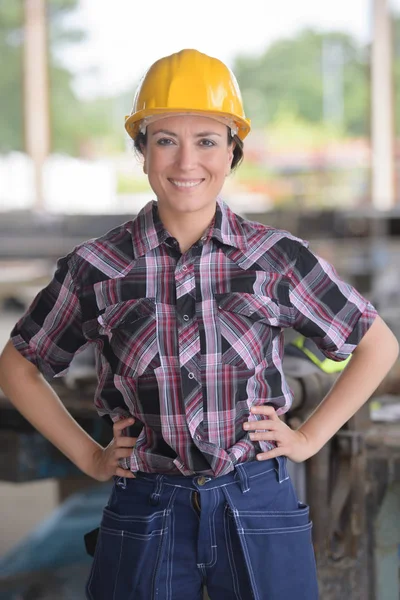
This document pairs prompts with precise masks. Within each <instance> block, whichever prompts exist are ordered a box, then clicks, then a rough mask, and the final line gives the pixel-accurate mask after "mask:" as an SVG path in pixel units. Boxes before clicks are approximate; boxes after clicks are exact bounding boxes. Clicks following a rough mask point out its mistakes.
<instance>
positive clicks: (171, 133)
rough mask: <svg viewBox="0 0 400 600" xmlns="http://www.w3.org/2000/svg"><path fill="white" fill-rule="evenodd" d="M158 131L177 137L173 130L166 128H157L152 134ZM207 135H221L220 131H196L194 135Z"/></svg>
mask: <svg viewBox="0 0 400 600" xmlns="http://www.w3.org/2000/svg"><path fill="white" fill-rule="evenodd" d="M158 133H163V134H164V135H170V136H172V137H178V136H177V134H176V133H174V132H173V131H168V130H167V129H157V131H154V132H153V133H152V135H157V134H158ZM209 135H217V136H218V137H222V136H221V134H220V133H217V132H216V131H201V132H200V133H196V134H195V137H198V138H200V137H207V136H209Z"/></svg>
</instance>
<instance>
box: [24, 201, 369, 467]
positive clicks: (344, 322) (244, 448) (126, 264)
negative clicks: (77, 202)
mask: <svg viewBox="0 0 400 600" xmlns="http://www.w3.org/2000/svg"><path fill="white" fill-rule="evenodd" d="M375 315H376V311H375V309H374V308H373V307H372V306H371V304H370V303H369V302H368V301H367V300H366V299H364V298H363V297H362V296H360V294H359V293H358V292H356V291H355V290H354V288H352V287H351V286H350V285H348V284H346V283H344V282H343V281H342V280H341V279H340V278H339V277H338V276H337V274H336V272H335V271H334V269H333V267H332V266H330V265H329V264H327V263H326V262H325V261H324V260H322V259H321V258H318V257H316V256H315V255H314V254H312V253H311V252H310V251H309V250H308V248H307V244H306V243H305V242H304V241H302V240H299V239H298V238H295V237H294V236H292V235H290V234H289V233H287V232H285V231H280V230H276V229H273V228H270V227H266V226H265V225H261V224H259V223H255V222H251V221H247V220H244V219H242V218H241V217H239V216H237V215H236V214H234V213H233V212H232V211H231V210H230V209H229V208H228V206H227V205H226V204H224V203H223V202H222V201H220V200H218V202H217V209H216V214H215V219H214V222H213V223H212V225H211V226H210V227H209V229H208V231H207V233H206V235H205V236H203V238H202V239H201V240H199V241H198V242H197V243H196V244H194V245H193V246H192V247H191V248H190V249H189V250H188V251H187V252H186V253H185V254H181V252H180V250H179V246H178V243H177V241H176V240H175V239H174V238H172V237H171V236H170V234H169V233H168V232H167V231H166V230H165V229H164V227H163V225H162V223H161V221H160V219H159V217H158V210H157V203H155V202H150V203H149V204H147V206H145V207H144V209H143V210H142V211H141V212H140V214H139V215H138V216H137V217H136V218H135V219H134V220H133V221H130V222H127V223H125V224H123V225H121V226H120V227H118V228H116V229H114V230H112V231H110V232H108V233H107V234H106V235H104V236H103V237H100V238H98V239H95V240H89V241H87V242H85V243H83V244H82V245H80V246H78V247H77V248H75V249H74V251H73V252H71V253H70V254H69V255H68V256H66V257H64V258H62V259H60V260H59V262H58V265H57V270H56V272H55V275H54V278H53V280H52V281H51V282H50V284H49V285H48V286H47V287H46V288H45V289H44V290H43V291H42V292H40V294H39V295H38V296H37V297H36V299H35V300H34V301H33V303H32V305H31V307H30V308H29V310H28V311H27V313H26V314H25V315H24V316H23V317H22V319H21V320H20V321H19V322H18V323H17V325H16V326H15V328H14V330H13V332H12V340H13V343H14V345H15V347H16V348H17V349H18V350H19V352H21V354H22V355H23V356H24V357H25V358H27V359H28V360H29V361H31V362H33V363H34V364H35V365H36V366H37V367H38V369H39V370H40V371H42V373H43V374H44V375H46V376H47V377H53V376H57V375H62V374H63V373H65V371H66V369H67V368H68V366H69V364H70V362H71V360H72V358H73V357H74V355H75V353H76V352H77V351H78V350H81V349H83V348H84V347H85V345H87V344H93V345H94V348H95V354H96V369H97V375H98V386H97V389H96V392H95V406H96V408H97V411H98V413H99V414H100V415H102V416H104V415H109V416H110V417H111V419H112V420H113V421H116V420H118V419H119V418H121V417H123V416H128V415H133V416H134V417H135V419H136V420H137V423H136V431H139V436H138V439H137V444H136V447H135V449H134V450H133V452H132V455H131V457H130V459H129V460H123V461H121V464H122V466H123V467H125V468H130V469H131V470H132V471H137V470H141V471H152V472H159V473H181V474H183V475H192V474H194V473H203V474H206V475H215V476H218V475H223V474H226V473H228V472H229V471H231V470H232V469H233V468H234V465H235V464H236V463H240V462H244V461H251V460H253V459H254V458H255V454H256V453H257V452H258V451H260V449H261V450H267V449H269V448H271V447H272V445H271V444H270V443H268V442H259V443H255V442H252V441H251V440H250V439H249V435H248V433H247V432H245V431H244V430H243V428H242V425H243V423H244V421H247V420H248V419H249V409H250V407H251V406H253V405H260V404H261V405H262V404H265V403H268V404H270V405H272V406H274V407H275V408H276V409H277V412H278V414H282V413H284V412H286V411H287V410H288V409H289V407H290V405H291V401H292V394H291V390H290V388H289V387H288V385H287V382H286V381H285V377H284V375H283V371H282V359H283V350H284V336H283V332H284V329H285V328H287V327H292V328H294V329H296V330H297V331H299V332H301V333H302V334H304V335H305V336H307V337H311V338H313V340H314V341H315V342H316V343H317V345H318V346H319V347H320V348H321V349H322V350H323V352H324V353H325V354H326V356H328V357H329V358H332V359H334V360H343V359H345V358H347V357H348V356H349V355H350V354H351V352H352V351H353V350H354V349H355V347H356V346H357V344H358V343H359V342H360V340H361V338H362V337H363V335H364V334H365V333H366V331H367V330H368V328H369V327H370V325H371V324H372V322H373V320H374V318H375ZM260 418H262V417H261V416H259V415H257V416H255V415H254V416H253V415H252V416H250V419H254V420H256V419H260ZM138 425H139V427H138ZM131 434H132V432H131Z"/></svg>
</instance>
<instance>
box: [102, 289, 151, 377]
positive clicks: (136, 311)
mask: <svg viewBox="0 0 400 600" xmlns="http://www.w3.org/2000/svg"><path fill="white" fill-rule="evenodd" d="M97 321H98V323H99V334H100V335H101V336H103V337H104V349H103V352H104V354H105V357H106V359H107V360H108V362H109V363H110V365H111V368H112V370H113V372H114V374H116V375H120V376H122V377H139V376H140V375H143V374H144V373H145V372H146V371H152V370H154V369H155V368H157V367H159V366H160V359H159V352H158V344H157V318H156V303H155V301H154V299H153V298H135V299H133V300H127V301H125V302H118V303H116V304H112V305H110V306H107V307H106V308H105V309H104V311H103V312H102V313H101V314H100V315H99V316H98V318H97Z"/></svg>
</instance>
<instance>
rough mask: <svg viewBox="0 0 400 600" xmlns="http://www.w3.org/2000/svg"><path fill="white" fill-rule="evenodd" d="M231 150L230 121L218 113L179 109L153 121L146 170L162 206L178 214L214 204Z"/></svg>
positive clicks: (213, 206) (150, 129)
mask: <svg viewBox="0 0 400 600" xmlns="http://www.w3.org/2000/svg"><path fill="white" fill-rule="evenodd" d="M233 150H234V144H233V143H232V144H230V145H228V130H227V127H226V125H224V124H223V123H220V122H219V121H216V120H215V119H210V118H208V117H202V116H196V115H176V116H171V117H165V118H163V119H160V120H158V121H155V122H153V123H150V124H149V125H148V127H147V143H146V146H145V147H144V148H143V155H144V159H145V160H144V172H145V173H147V175H148V178H149V183H150V185H151V187H152V189H153V191H154V193H155V194H156V196H157V200H158V202H159V207H160V209H162V210H164V211H168V212H169V213H176V214H178V213H179V214H183V213H194V212H198V211H205V212H206V213H209V212H210V211H211V210H214V209H215V201H216V198H217V196H218V194H219V192H220V191H221V188H222V186H223V183H224V180H225V176H226V175H227V174H229V172H230V167H231V163H232V159H233ZM207 209H208V210H207Z"/></svg>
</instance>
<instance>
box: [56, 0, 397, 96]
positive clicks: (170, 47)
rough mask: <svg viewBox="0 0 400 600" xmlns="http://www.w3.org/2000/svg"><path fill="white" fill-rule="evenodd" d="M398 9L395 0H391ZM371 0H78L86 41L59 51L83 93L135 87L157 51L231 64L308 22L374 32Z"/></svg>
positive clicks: (363, 37)
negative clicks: (196, 53)
mask: <svg viewBox="0 0 400 600" xmlns="http://www.w3.org/2000/svg"><path fill="white" fill-rule="evenodd" d="M388 2H389V4H390V6H391V8H392V10H394V11H395V12H397V13H400V0H388ZM372 4H373V0H335V1H334V2H326V1H324V0H301V1H300V0H278V1H274V2H272V1H271V0H229V1H227V0H198V1H197V0H194V1H193V0H192V1H190V0H147V1H146V0H144V1H143V0H142V1H140V2H137V1H135V0H113V1H112V2H110V0H96V1H93V0H80V5H79V9H78V11H77V13H76V14H75V16H74V18H73V22H74V23H76V24H77V25H78V26H80V27H82V28H83V29H84V30H85V31H86V33H87V41H86V42H84V47H83V48H82V45H77V46H76V47H75V48H72V47H71V48H69V49H68V50H65V51H64V53H63V56H62V58H63V61H64V62H65V63H66V64H67V65H68V66H69V67H70V68H71V69H73V70H74V71H75V73H76V74H77V78H76V89H77V91H78V93H79V94H80V95H81V96H82V97H93V96H97V95H103V94H104V95H109V94H113V93H115V94H116V93H120V92H122V91H125V90H129V89H130V88H132V91H133V90H134V88H135V87H136V83H137V81H138V80H139V78H140V77H141V75H142V74H143V73H144V72H145V71H146V69H147V68H148V67H149V66H150V65H151V64H152V63H153V62H154V61H155V60H157V59H158V58H161V57H162V56H166V55H168V54H171V53H172V52H176V51H178V50H181V49H182V48H196V49H198V50H200V51H201V52H205V53H206V54H210V55H212V56H216V57H217V58H219V59H221V60H223V61H224V62H226V63H227V64H228V65H229V66H230V67H232V63H233V60H234V58H235V56H236V55H238V54H249V55H258V54H260V53H262V52H263V51H264V50H265V49H266V48H267V47H268V46H269V45H270V44H271V43H273V42H274V41H275V40H277V39H279V38H282V37H290V36H292V35H294V34H295V33H296V32H297V31H299V30H300V29H302V28H305V27H314V28H317V29H320V30H324V31H327V30H341V31H346V32H348V33H351V34H352V35H353V36H355V37H356V38H357V39H359V40H360V41H362V42H367V41H368V40H370V37H371V30H372V27H371V24H372V19H371V14H372Z"/></svg>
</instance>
